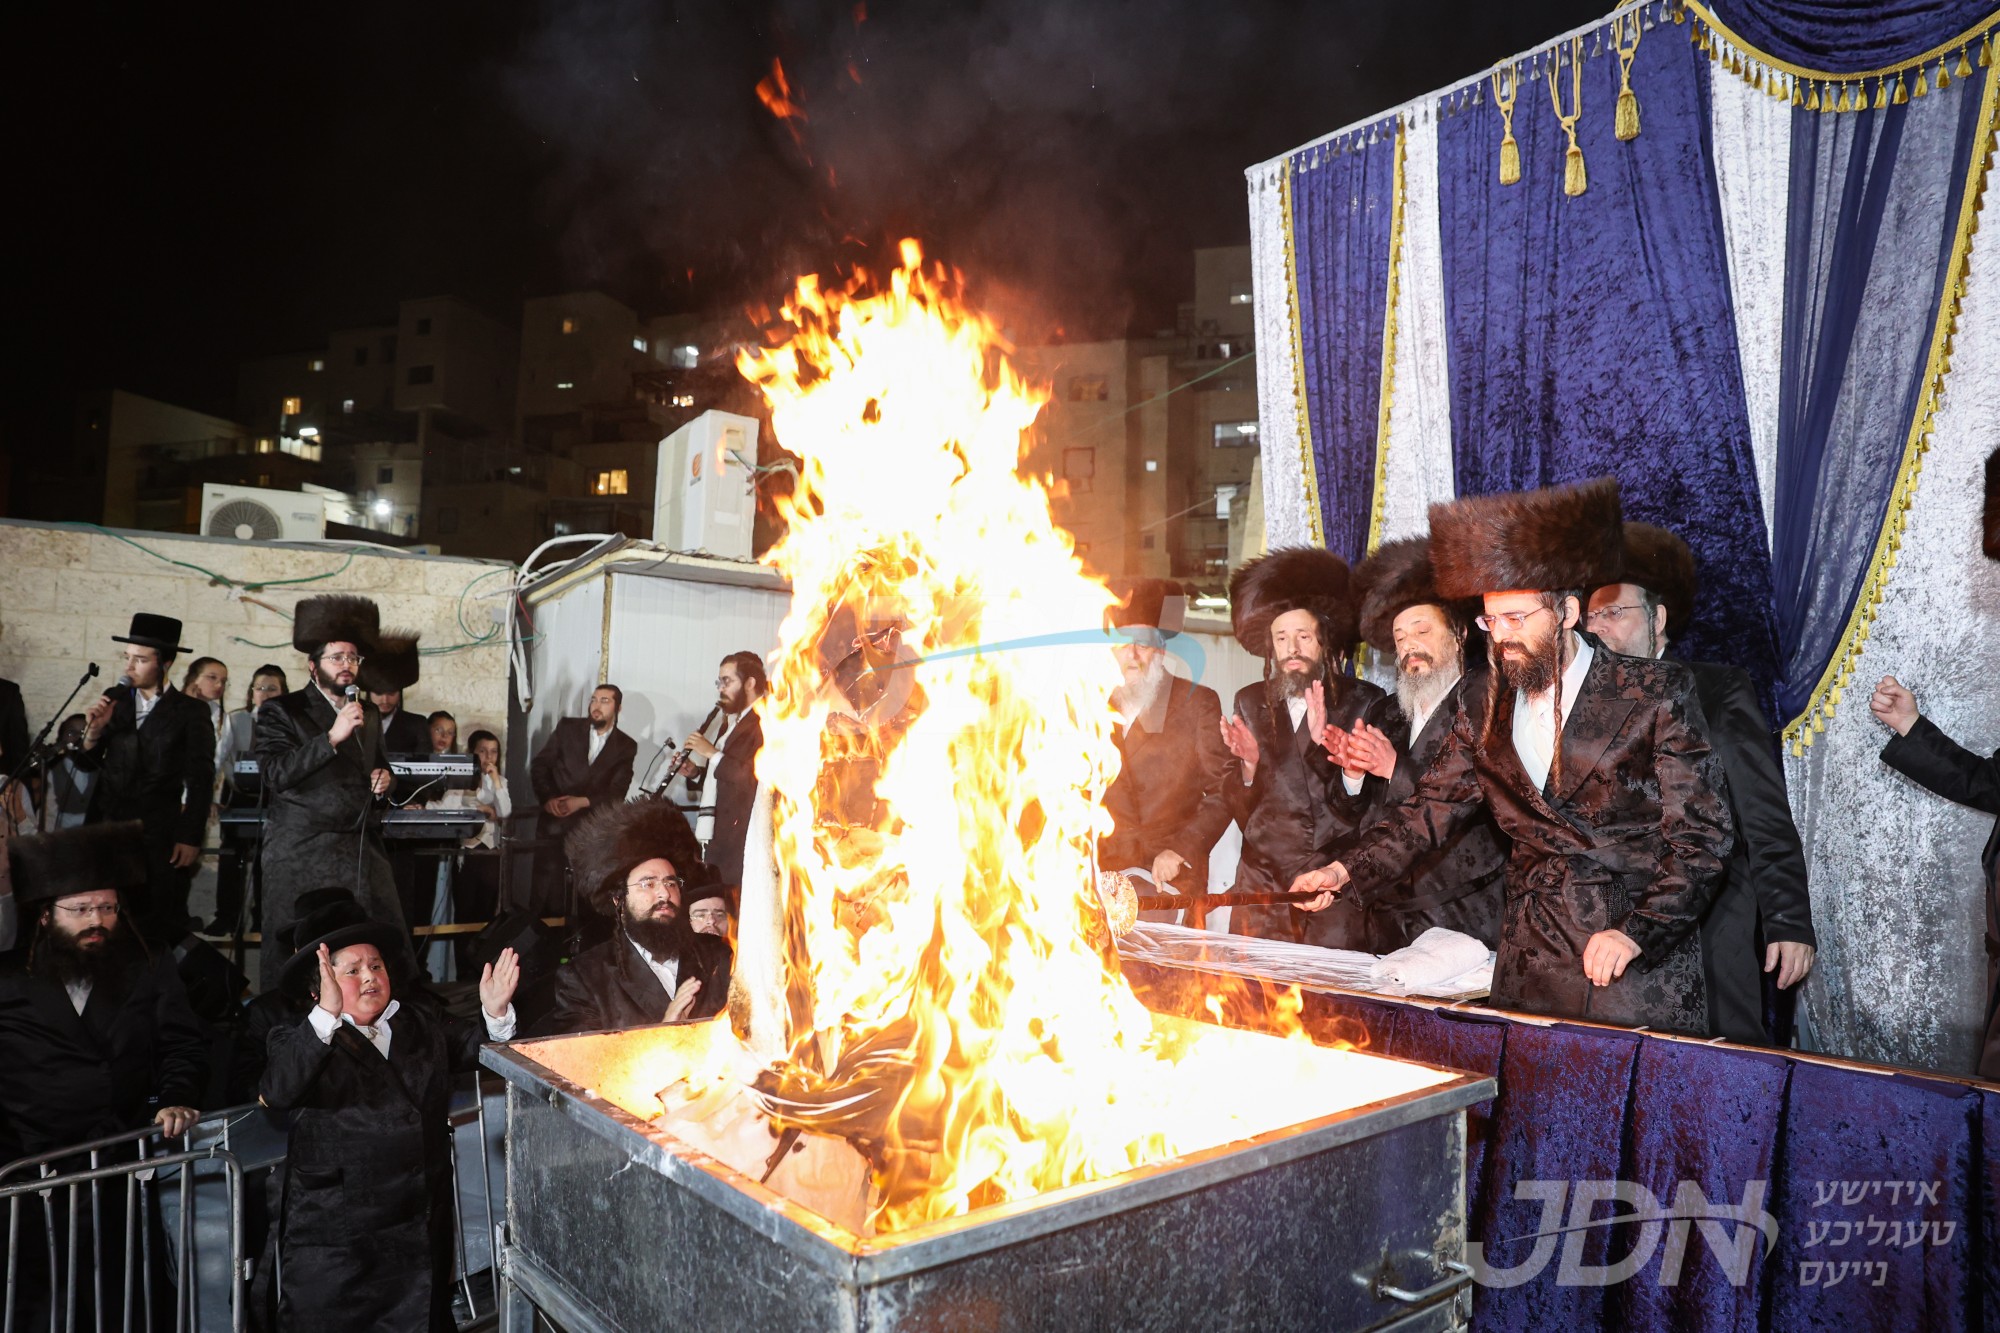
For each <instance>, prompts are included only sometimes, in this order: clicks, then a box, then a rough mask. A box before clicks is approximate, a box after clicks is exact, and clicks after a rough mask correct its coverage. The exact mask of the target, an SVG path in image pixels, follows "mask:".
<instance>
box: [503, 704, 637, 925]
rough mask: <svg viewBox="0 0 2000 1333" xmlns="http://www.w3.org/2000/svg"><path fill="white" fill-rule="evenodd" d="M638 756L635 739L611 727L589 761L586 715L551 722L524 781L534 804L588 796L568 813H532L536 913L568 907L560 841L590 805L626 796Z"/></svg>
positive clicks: (551, 913) (611, 802) (550, 913)
mask: <svg viewBox="0 0 2000 1333" xmlns="http://www.w3.org/2000/svg"><path fill="white" fill-rule="evenodd" d="M638 757H639V743H638V742H637V741H635V740H633V739H632V738H631V737H630V736H628V735H626V734H625V733H624V732H623V731H622V730H620V729H619V728H617V727H615V726H614V727H613V728H612V729H611V732H610V734H609V735H607V736H606V737H605V738H604V745H603V747H602V748H601V749H599V750H598V752H597V761H596V762H595V763H592V762H591V758H590V719H589V718H587V717H566V718H563V719H561V720H560V721H558V722H557V723H556V729H555V730H554V731H552V732H550V733H549V738H548V740H547V741H545V742H543V744H542V748H541V749H539V750H537V751H536V752H535V757H534V758H533V759H532V760H530V761H529V763H528V785H529V786H530V787H532V788H533V789H534V793H535V801H536V803H537V804H538V805H539V804H541V803H543V802H546V801H551V800H553V799H555V798H556V797H558V796H582V797H586V798H587V799H588V800H589V801H590V807H589V809H586V810H579V811H578V812H577V813H575V814H573V815H562V816H557V815H552V814H550V813H549V812H548V811H546V810H538V811H537V812H536V815H535V839H536V841H537V842H539V843H541V844H542V845H541V847H540V848H539V849H538V850H537V851H536V852H535V869H534V875H535V880H534V884H535V902H534V904H533V907H534V910H535V913H536V915H538V916H554V915H560V914H562V913H563V912H565V911H567V910H568V904H567V903H566V902H565V901H564V893H563V885H564V878H563V876H564V871H565V870H566V869H567V867H568V865H569V862H568V860H567V858H566V857H565V854H564V849H563V841H564V839H566V838H568V837H569V832H570V830H571V829H573V828H575V827H576V822H577V821H578V820H580V819H582V818H583V817H584V815H586V814H588V813H589V812H590V810H594V809H597V808H598V807H600V806H605V805H616V804H617V803H619V802H620V801H623V800H624V799H625V796H626V793H627V792H629V791H630V790H631V788H632V765H633V762H634V761H635V760H636V759H637V758H638Z"/></svg>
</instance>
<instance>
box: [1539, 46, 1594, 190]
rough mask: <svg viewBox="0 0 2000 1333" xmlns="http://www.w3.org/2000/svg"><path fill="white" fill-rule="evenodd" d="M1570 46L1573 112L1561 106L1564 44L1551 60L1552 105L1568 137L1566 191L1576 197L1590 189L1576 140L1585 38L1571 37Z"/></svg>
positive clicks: (1580, 112)
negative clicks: (1566, 112) (1564, 109)
mask: <svg viewBox="0 0 2000 1333" xmlns="http://www.w3.org/2000/svg"><path fill="white" fill-rule="evenodd" d="M1569 48H1570V49H1569V99H1570V104H1571V105H1570V111H1569V113H1568V114H1567V115H1565V114H1564V113H1563V109H1562V83H1561V75H1562V48H1561V47H1557V48H1556V50H1555V52H1554V53H1553V58H1552V59H1551V61H1550V63H1549V105H1551V106H1553V107H1554V108H1555V110H1556V121H1557V123H1559V124H1560V125H1561V126H1562V130H1563V134H1564V135H1565V136H1566V137H1567V138H1568V139H1569V148H1568V149H1567V150H1565V151H1564V153H1563V193H1564V194H1566V195H1568V196H1569V197H1570V198H1572V199H1574V198H1576V196H1578V195H1580V194H1582V193H1583V192H1584V191H1585V190H1587V189H1589V188H1590V178H1589V177H1588V176H1587V175H1586V174H1585V173H1584V169H1583V149H1582V148H1580V147H1578V146H1577V142H1576V122H1577V120H1578V118H1579V117H1581V116H1582V115H1583V38H1581V37H1572V38H1571V39H1570V43H1569Z"/></svg>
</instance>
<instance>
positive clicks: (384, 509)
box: [375, 500, 396, 518]
mask: <svg viewBox="0 0 2000 1333" xmlns="http://www.w3.org/2000/svg"><path fill="white" fill-rule="evenodd" d="M395 510H396V507H395V506H394V505H392V504H390V503H389V502H388V501H387V500H377V501H376V502H375V517H377V518H387V517H389V515H390V514H392V513H394V512H395Z"/></svg>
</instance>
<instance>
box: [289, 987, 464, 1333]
mask: <svg viewBox="0 0 2000 1333" xmlns="http://www.w3.org/2000/svg"><path fill="white" fill-rule="evenodd" d="M389 1031H390V1041H389V1054H388V1057H387V1058H386V1059H385V1058H384V1057H383V1056H382V1055H381V1053H380V1052H378V1051H377V1050H376V1049H375V1048H374V1046H372V1045H371V1044H369V1042H368V1040H367V1039H366V1038H365V1037H363V1036H362V1035H361V1034H360V1033H359V1032H358V1031H356V1030H355V1029H354V1028H353V1027H352V1026H350V1025H348V1024H342V1025H341V1026H340V1028H339V1029H337V1030H336V1031H335V1032H334V1035H333V1040H332V1041H331V1042H322V1041H321V1040H320V1039H319V1034H318V1033H316V1032H314V1031H313V1029H312V1025H311V1023H310V1022H309V1021H301V1022H296V1023H280V1024H278V1025H277V1026H275V1027H273V1028H272V1029H271V1035H270V1046H269V1050H268V1052H267V1054H268V1057H269V1058H268V1062H267V1063H266V1065H265V1067H264V1080H263V1085H262V1090H261V1091H262V1096H263V1100H264V1104H265V1105H266V1106H269V1107H270V1108H271V1109H272V1110H275V1111H289V1112H293V1113H295V1114H294V1116H293V1119H292V1127H291V1142H290V1147H289V1149H288V1151H287V1154H286V1157H285V1169H284V1176H283V1180H282V1184H281V1186H280V1193H279V1197H278V1199H277V1201H276V1202H277V1206H276V1208H275V1210H274V1213H273V1216H274V1217H275V1218H276V1223H275V1225H276V1240H277V1243H278V1246H279V1249H278V1255H279V1262H280V1264H281V1268H280V1274H281V1276H280V1284H281V1291H282V1300H281V1304H280V1307H279V1312H278V1326H279V1327H280V1328H283V1329H285V1330H287V1333H291V1331H292V1330H298V1331H299V1333H313V1331H315V1330H319V1331H323V1333H340V1331H344V1330H354V1331H355V1333H360V1331H361V1330H371V1333H372V1331H374V1330H382V1331H383V1333H396V1331H397V1330H408V1331H409V1333H421V1331H422V1330H427V1329H428V1330H450V1329H452V1328H453V1327H454V1325H453V1322H452V1315H451V1272H452V1255H453V1236H452V1227H453V1226H454V1225H456V1213H455V1211H454V1208H453V1203H452V1181H451V1151H452V1144H451V1130H450V1126H449V1125H448V1123H447V1120H446V1116H447V1112H448V1110H449V1105H448V1104H449V1101H450V1097H451V1084H450V1076H451V1075H452V1074H453V1073H454V1072H462V1071H467V1070H470V1069H472V1068H474V1067H476V1066H477V1064H478V1061H479V1047H480V1044H481V1043H482V1042H484V1041H485V1040H486V1033H485V1029H484V1028H483V1027H482V1026H481V1025H480V1024H479V1023H477V1022H466V1021H464V1020H462V1019H454V1018H442V1017H439V1016H438V1015H437V1014H435V1013H434V1012H432V1010H431V1009H430V1007H429V1006H425V1005H408V1004H405V1005H401V1006H399V1007H398V1008H397V1010H396V1014H395V1016H394V1017H393V1018H391V1019H390V1020H389Z"/></svg>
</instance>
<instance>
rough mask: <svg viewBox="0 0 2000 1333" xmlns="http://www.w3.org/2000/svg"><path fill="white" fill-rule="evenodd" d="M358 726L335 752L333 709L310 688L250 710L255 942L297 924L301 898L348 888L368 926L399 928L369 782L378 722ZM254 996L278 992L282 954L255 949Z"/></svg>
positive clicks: (370, 716) (381, 762)
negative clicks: (259, 801)
mask: <svg viewBox="0 0 2000 1333" xmlns="http://www.w3.org/2000/svg"><path fill="white" fill-rule="evenodd" d="M361 712H362V723H361V726H360V727H359V728H358V729H357V730H356V731H355V732H354V734H353V735H351V736H349V737H348V738H347V739H346V740H344V741H342V742H341V743H340V746H339V748H338V749H336V748H335V747H334V744H333V742H332V741H330V740H328V739H327V732H328V731H329V730H330V729H331V728H332V726H333V720H334V716H335V712H334V707H333V703H332V701H331V700H329V699H328V698H327V697H326V696H325V694H323V693H321V691H320V688H319V687H318V686H317V685H313V684H311V683H308V684H307V685H306V687H305V688H304V689H302V690H294V691H292V692H291V693H290V694H284V695H280V696H279V697H277V698H276V699H272V700H270V701H268V702H267V703H265V705H264V706H263V707H262V708H260V709H258V710H257V729H256V734H255V738H254V739H253V740H252V742H251V748H252V749H253V750H254V751H255V752H256V755H257V763H258V766H259V769H260V775H261V777H262V779H263V784H264V797H263V799H264V807H265V811H266V814H265V819H264V839H263V845H262V847H261V848H260V853H259V854H260V855H261V856H262V858H263V875H264V934H265V936H266V937H267V938H274V937H275V936H276V934H277V932H278V931H280V930H282V929H284V928H285V927H286V926H289V925H291V924H292V923H293V922H294V921H295V920H296V919H297V913H296V912H295V910H294V908H293V904H294V903H296V902H297V901H298V897H299V895H300V894H302V893H304V892H305V891H306V890H308V889H319V888H325V887H327V886H328V885H333V884H340V885H347V886H350V887H352V888H353V890H354V897H355V900H356V901H357V902H359V903H360V904H361V910H362V911H364V912H366V913H367V914H368V915H369V917H370V918H371V919H373V920H376V921H386V922H389V923H390V924H392V925H396V926H399V927H400V926H401V925H402V924H403V912H402V908H401V907H400V906H398V905H397V901H396V881H395V877H394V875H393V874H392V873H391V871H390V869H389V857H388V853H387V852H386V851H384V849H383V846H382V829H381V825H380V822H379V821H378V820H377V819H375V818H374V811H375V796H374V793H373V792H372V791H370V790H369V787H368V777H369V774H370V773H372V772H373V771H374V770H375V769H378V768H387V767H388V766H389V758H388V755H387V754H386V753H385V752H384V751H383V749H382V730H381V722H380V715H379V714H378V713H376V711H375V708H374V706H373V705H372V704H369V703H368V702H366V700H364V701H363V702H362V705H361ZM258 952H259V953H260V954H262V955H263V957H262V958H261V959H260V960H259V963H258V975H259V977H260V982H259V987H258V988H259V989H260V990H269V989H270V988H271V987H273V986H275V985H277V984H278V969H279V968H280V967H282V966H283V965H284V962H285V955H284V952H283V950H280V949H261V950H259V951H258Z"/></svg>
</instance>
